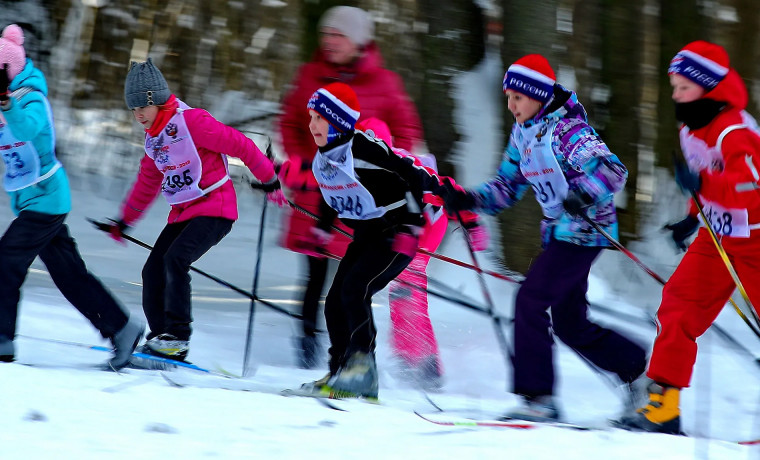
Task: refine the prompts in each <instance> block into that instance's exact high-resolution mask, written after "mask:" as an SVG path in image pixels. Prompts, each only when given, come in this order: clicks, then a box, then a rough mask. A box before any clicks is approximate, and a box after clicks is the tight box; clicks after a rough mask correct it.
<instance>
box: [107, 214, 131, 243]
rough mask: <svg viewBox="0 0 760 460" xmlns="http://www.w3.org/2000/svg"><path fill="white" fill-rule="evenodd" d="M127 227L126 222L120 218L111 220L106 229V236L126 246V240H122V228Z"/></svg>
mask: <svg viewBox="0 0 760 460" xmlns="http://www.w3.org/2000/svg"><path fill="white" fill-rule="evenodd" d="M126 229H127V224H125V223H124V221H123V220H122V219H119V220H111V225H110V228H109V230H108V236H109V237H111V239H112V240H114V241H116V242H117V243H119V244H121V245H124V246H126V245H127V242H126V241H124V238H123V237H124V230H126Z"/></svg>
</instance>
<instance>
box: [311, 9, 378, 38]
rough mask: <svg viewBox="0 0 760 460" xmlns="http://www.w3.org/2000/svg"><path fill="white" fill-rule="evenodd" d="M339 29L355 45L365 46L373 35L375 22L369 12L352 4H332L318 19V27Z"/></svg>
mask: <svg viewBox="0 0 760 460" xmlns="http://www.w3.org/2000/svg"><path fill="white" fill-rule="evenodd" d="M325 27H331V28H333V29H338V30H340V31H341V32H342V33H343V35H345V36H346V37H348V39H349V40H351V41H352V42H353V43H354V44H355V45H359V46H365V45H366V44H368V43H369V42H371V41H372V39H373V38H374V35H375V23H374V22H373V21H372V18H371V17H370V15H369V13H367V12H366V11H364V10H362V9H361V8H355V7H353V6H334V7H332V8H330V9H329V10H327V11H325V13H324V14H323V15H322V18H321V19H320V20H319V29H320V30H321V29H323V28H325Z"/></svg>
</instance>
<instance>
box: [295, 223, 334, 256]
mask: <svg viewBox="0 0 760 460" xmlns="http://www.w3.org/2000/svg"><path fill="white" fill-rule="evenodd" d="M331 239H332V234H331V233H330V232H326V231H324V230H322V229H321V228H317V227H312V228H311V229H310V232H309V236H307V237H305V238H303V239H301V240H299V241H298V242H296V248H297V249H298V252H300V253H302V254H306V255H307V256H311V257H318V258H322V257H326V254H325V246H327V244H328V243H329V242H330V240H331Z"/></svg>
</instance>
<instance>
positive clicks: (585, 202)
mask: <svg viewBox="0 0 760 460" xmlns="http://www.w3.org/2000/svg"><path fill="white" fill-rule="evenodd" d="M592 204H594V199H593V198H591V196H589V194H587V193H585V192H579V191H578V190H570V191H569V192H568V193H567V198H565V200H564V201H563V202H562V206H564V208H565V211H567V212H569V213H570V214H571V215H573V216H580V215H582V214H586V210H587V209H588V208H590V207H591V205H592Z"/></svg>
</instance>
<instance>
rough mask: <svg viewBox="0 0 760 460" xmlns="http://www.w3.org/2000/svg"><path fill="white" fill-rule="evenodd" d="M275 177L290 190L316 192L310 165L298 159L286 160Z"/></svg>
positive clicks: (315, 182) (315, 183)
mask: <svg viewBox="0 0 760 460" xmlns="http://www.w3.org/2000/svg"><path fill="white" fill-rule="evenodd" d="M277 177H279V178H280V180H281V181H282V183H283V184H285V187H287V188H289V189H291V190H316V189H317V188H318V186H317V181H316V179H315V178H314V173H312V172H311V163H310V162H308V161H306V160H302V159H300V158H294V159H291V160H286V161H285V162H284V163H282V165H280V167H279V172H278V173H277Z"/></svg>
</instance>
